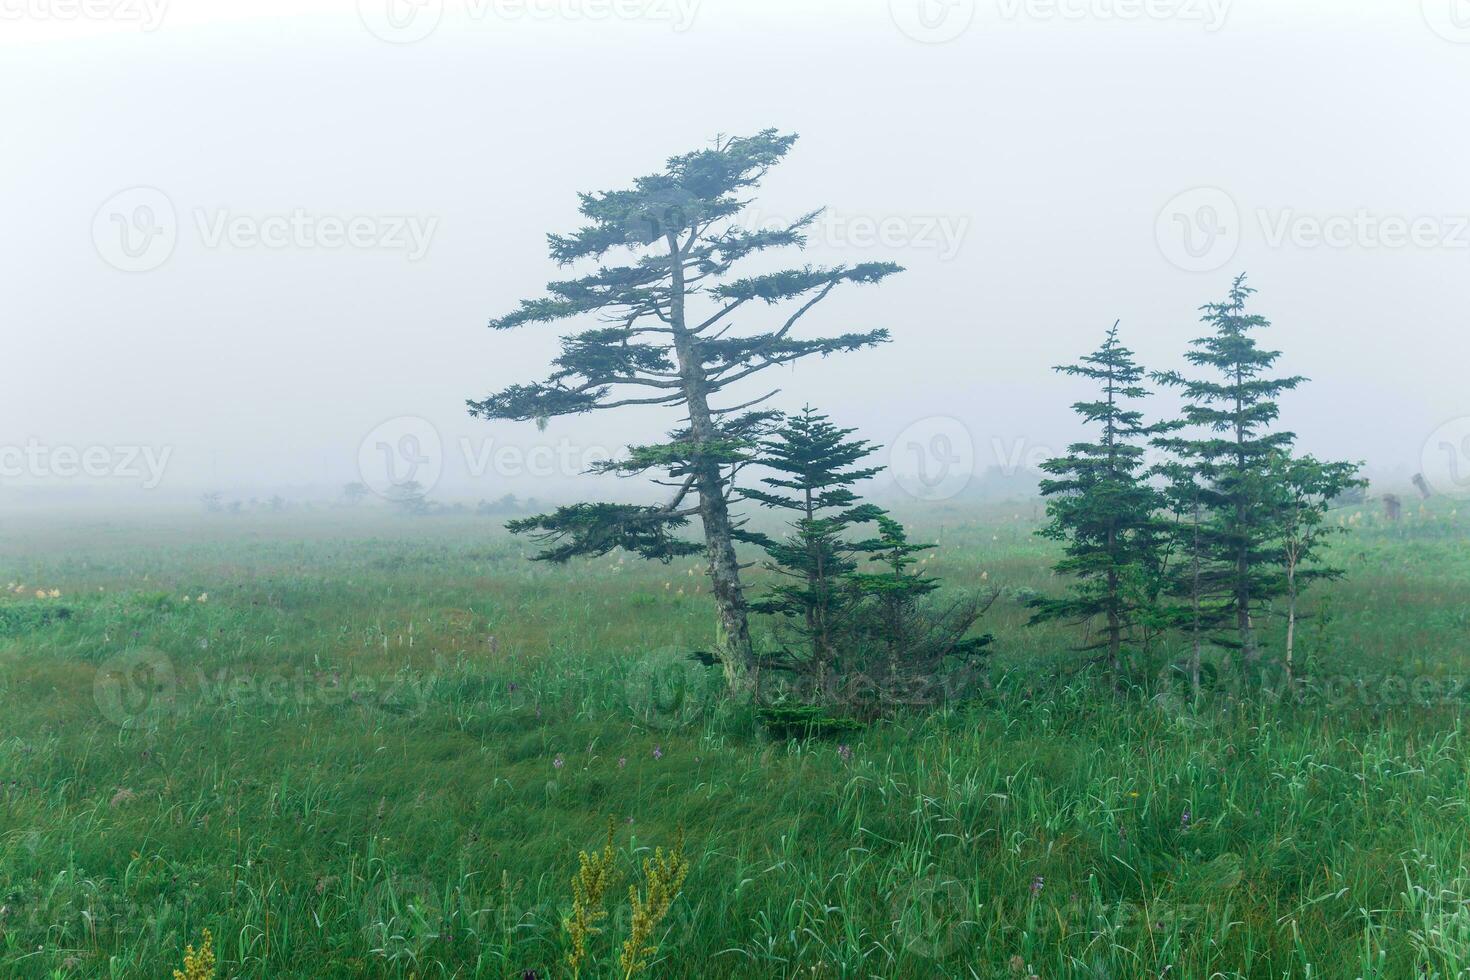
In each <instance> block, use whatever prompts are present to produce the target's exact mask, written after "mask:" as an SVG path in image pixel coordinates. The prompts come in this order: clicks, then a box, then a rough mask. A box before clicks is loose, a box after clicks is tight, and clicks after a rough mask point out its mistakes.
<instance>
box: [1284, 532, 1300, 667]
mask: <svg viewBox="0 0 1470 980" xmlns="http://www.w3.org/2000/svg"><path fill="white" fill-rule="evenodd" d="M1296 565H1297V562H1296V557H1295V556H1288V558H1287V560H1286V689H1287V690H1288V691H1292V690H1294V689H1295V686H1296V678H1295V675H1294V673H1293V664H1292V652H1293V650H1294V648H1295V647H1296Z"/></svg>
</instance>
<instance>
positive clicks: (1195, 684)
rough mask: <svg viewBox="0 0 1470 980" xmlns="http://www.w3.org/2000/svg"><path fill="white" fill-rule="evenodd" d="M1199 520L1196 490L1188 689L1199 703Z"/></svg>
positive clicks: (1190, 594) (1190, 597) (1200, 644)
mask: <svg viewBox="0 0 1470 980" xmlns="http://www.w3.org/2000/svg"><path fill="white" fill-rule="evenodd" d="M1199 522H1200V506H1199V495H1198V491H1196V493H1195V500H1194V547H1193V549H1192V554H1191V556H1190V557H1191V569H1190V571H1191V572H1192V573H1193V575H1194V582H1193V584H1192V586H1191V587H1190V590H1189V600H1190V605H1191V607H1192V611H1193V613H1194V630H1193V636H1192V637H1191V640H1192V641H1193V645H1192V648H1191V649H1190V652H1189V689H1190V693H1191V694H1192V695H1193V696H1194V701H1195V703H1196V704H1198V703H1199V693H1200V690H1199V666H1200V648H1201V646H1202V642H1201V638H1200V594H1199V591H1200V559H1199V548H1200V540H1199Z"/></svg>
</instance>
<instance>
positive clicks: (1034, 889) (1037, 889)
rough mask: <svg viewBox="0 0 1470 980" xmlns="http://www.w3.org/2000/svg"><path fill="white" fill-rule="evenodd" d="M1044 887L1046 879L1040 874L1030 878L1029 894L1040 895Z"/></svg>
mask: <svg viewBox="0 0 1470 980" xmlns="http://www.w3.org/2000/svg"><path fill="white" fill-rule="evenodd" d="M1045 887H1046V879H1045V878H1043V877H1042V876H1041V875H1037V876H1036V877H1035V878H1032V879H1031V894H1033V895H1040V894H1041V890H1042V889H1043V888H1045Z"/></svg>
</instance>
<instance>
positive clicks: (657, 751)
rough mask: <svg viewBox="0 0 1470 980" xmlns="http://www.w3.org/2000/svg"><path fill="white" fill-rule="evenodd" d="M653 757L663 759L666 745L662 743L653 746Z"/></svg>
mask: <svg viewBox="0 0 1470 980" xmlns="http://www.w3.org/2000/svg"><path fill="white" fill-rule="evenodd" d="M653 757H654V758H655V759H662V758H663V757H664V747H663V746H662V745H655V746H654V747H653Z"/></svg>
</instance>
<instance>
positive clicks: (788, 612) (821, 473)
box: [736, 406, 882, 690]
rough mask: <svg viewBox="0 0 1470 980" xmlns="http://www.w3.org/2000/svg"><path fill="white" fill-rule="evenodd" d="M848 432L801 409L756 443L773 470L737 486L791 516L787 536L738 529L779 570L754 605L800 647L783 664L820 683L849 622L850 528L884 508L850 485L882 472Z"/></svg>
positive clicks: (856, 553)
mask: <svg viewBox="0 0 1470 980" xmlns="http://www.w3.org/2000/svg"><path fill="white" fill-rule="evenodd" d="M853 431H854V430H852V429H842V428H838V427H837V426H835V425H833V424H832V423H831V421H830V420H829V419H828V417H827V416H825V415H821V414H819V413H818V412H816V411H815V410H814V409H812V408H811V407H809V406H808V407H807V408H804V409H803V410H802V411H801V413H800V414H797V415H793V416H789V417H787V418H785V419H784V420H783V421H782V422H781V423H780V425H779V426H777V427H776V428H775V430H774V431H773V432H772V433H771V434H770V435H769V436H767V437H766V438H763V439H762V440H761V441H760V443H759V459H760V465H761V466H762V467H764V468H766V469H769V470H773V471H774V472H775V474H776V475H774V476H768V477H765V478H764V479H762V480H761V481H760V482H761V484H762V485H763V486H762V487H760V488H741V489H739V490H737V493H738V494H739V495H740V496H741V497H743V498H744V499H746V500H749V501H752V502H754V503H757V504H759V505H760V506H762V507H767V508H770V509H773V510H777V511H782V512H785V513H786V514H788V515H791V520H790V523H789V528H790V533H789V534H787V535H786V536H785V537H782V538H773V537H771V536H769V535H767V534H763V533H760V532H754V531H747V530H744V529H739V530H737V531H736V536H737V537H738V538H739V539H740V540H743V541H746V542H749V543H752V544H755V545H758V546H759V547H760V548H761V549H762V550H763V551H764V552H765V553H766V556H767V559H768V560H767V562H766V567H767V568H768V569H769V570H770V571H772V572H774V573H775V574H776V575H777V576H778V581H777V583H776V584H775V585H773V586H772V587H771V588H770V590H769V591H768V592H767V593H766V594H765V595H764V596H762V597H760V598H759V599H757V600H756V601H754V602H753V603H751V608H752V609H754V610H755V611H756V612H760V613H765V614H769V615H773V616H776V617H778V618H779V619H780V621H781V622H782V623H783V624H784V625H785V628H786V630H787V632H788V633H789V634H791V635H794V637H795V638H796V642H795V643H794V644H792V645H793V646H796V647H797V648H798V649H796V650H790V649H788V650H787V651H786V658H787V665H788V666H797V665H800V667H801V669H803V670H804V671H806V672H807V673H809V674H810V675H811V676H812V679H813V680H814V681H815V683H816V684H817V687H818V690H823V689H825V686H826V684H827V682H828V681H829V679H830V678H831V677H832V676H833V674H834V671H835V670H837V669H839V667H840V665H839V663H838V661H839V659H840V655H841V652H842V649H843V645H844V644H843V643H842V641H841V640H840V638H839V633H840V632H842V631H844V630H846V629H848V628H849V627H850V623H851V616H850V613H851V611H852V608H853V604H854V602H855V601H856V599H857V598H858V597H857V596H856V594H855V593H853V591H852V590H851V589H847V588H845V587H844V579H845V578H846V576H848V575H850V574H851V573H852V572H853V571H854V570H855V569H856V568H857V566H858V562H859V560H860V558H861V556H862V553H863V547H862V546H861V545H858V544H854V543H852V542H850V541H849V540H848V539H847V535H848V533H849V531H850V529H851V528H852V527H854V526H855V525H860V524H863V523H866V522H869V521H873V520H876V519H877V518H878V517H879V516H880V515H881V513H882V512H881V511H880V510H879V509H878V508H876V507H874V506H872V505H870V504H862V503H859V498H858V495H857V494H856V493H855V492H854V491H853V489H852V488H853V486H854V485H855V484H857V483H858V482H860V481H862V480H865V479H867V478H869V477H871V476H874V475H876V474H877V473H879V472H881V471H882V468H881V467H875V466H863V465H862V462H863V460H865V459H866V458H867V457H868V456H870V455H871V454H872V453H873V452H874V451H875V449H876V448H877V447H876V446H874V445H873V444H872V443H869V442H866V441H863V440H861V439H852V438H849V437H850V436H851V435H852V433H853Z"/></svg>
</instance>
